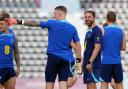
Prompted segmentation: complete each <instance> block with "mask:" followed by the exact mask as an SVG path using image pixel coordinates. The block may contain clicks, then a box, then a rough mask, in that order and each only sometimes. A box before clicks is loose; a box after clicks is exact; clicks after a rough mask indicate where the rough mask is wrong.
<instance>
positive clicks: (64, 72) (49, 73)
mask: <svg viewBox="0 0 128 89" xmlns="http://www.w3.org/2000/svg"><path fill="white" fill-rule="evenodd" d="M68 74H69V61H67V60H64V59H62V58H60V57H58V56H56V55H53V54H48V60H47V65H46V69H45V80H46V82H55V79H56V76H57V75H58V77H59V82H60V81H67V79H68Z"/></svg>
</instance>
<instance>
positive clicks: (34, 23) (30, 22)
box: [24, 20, 40, 27]
mask: <svg viewBox="0 0 128 89" xmlns="http://www.w3.org/2000/svg"><path fill="white" fill-rule="evenodd" d="M24 25H26V26H32V27H39V26H40V22H39V21H34V20H24Z"/></svg>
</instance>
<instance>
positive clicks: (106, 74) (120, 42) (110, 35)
mask: <svg viewBox="0 0 128 89" xmlns="http://www.w3.org/2000/svg"><path fill="white" fill-rule="evenodd" d="M107 24H108V26H105V27H104V30H103V45H102V46H103V47H102V61H101V64H102V66H101V80H102V83H101V89H108V83H109V82H111V79H112V78H113V79H114V81H115V83H116V87H117V89H123V84H122V81H123V70H122V64H121V50H122V51H125V50H126V36H125V32H124V31H123V30H122V28H121V27H120V26H119V25H117V24H116V13H115V12H113V11H109V12H108V13H107Z"/></svg>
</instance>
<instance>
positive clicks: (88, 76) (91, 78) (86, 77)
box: [83, 67, 100, 83]
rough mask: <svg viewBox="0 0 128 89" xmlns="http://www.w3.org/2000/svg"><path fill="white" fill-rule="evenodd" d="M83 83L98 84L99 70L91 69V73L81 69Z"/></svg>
mask: <svg viewBox="0 0 128 89" xmlns="http://www.w3.org/2000/svg"><path fill="white" fill-rule="evenodd" d="M83 81H84V83H98V82H100V68H95V67H94V68H93V69H92V71H91V72H88V71H87V70H86V69H83Z"/></svg>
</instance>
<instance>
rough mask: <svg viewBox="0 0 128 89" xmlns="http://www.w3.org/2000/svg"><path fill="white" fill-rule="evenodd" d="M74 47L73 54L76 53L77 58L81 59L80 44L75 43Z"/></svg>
mask: <svg viewBox="0 0 128 89" xmlns="http://www.w3.org/2000/svg"><path fill="white" fill-rule="evenodd" d="M75 47H76V48H75V53H76V56H77V58H81V59H82V56H81V45H80V42H77V43H75Z"/></svg>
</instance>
